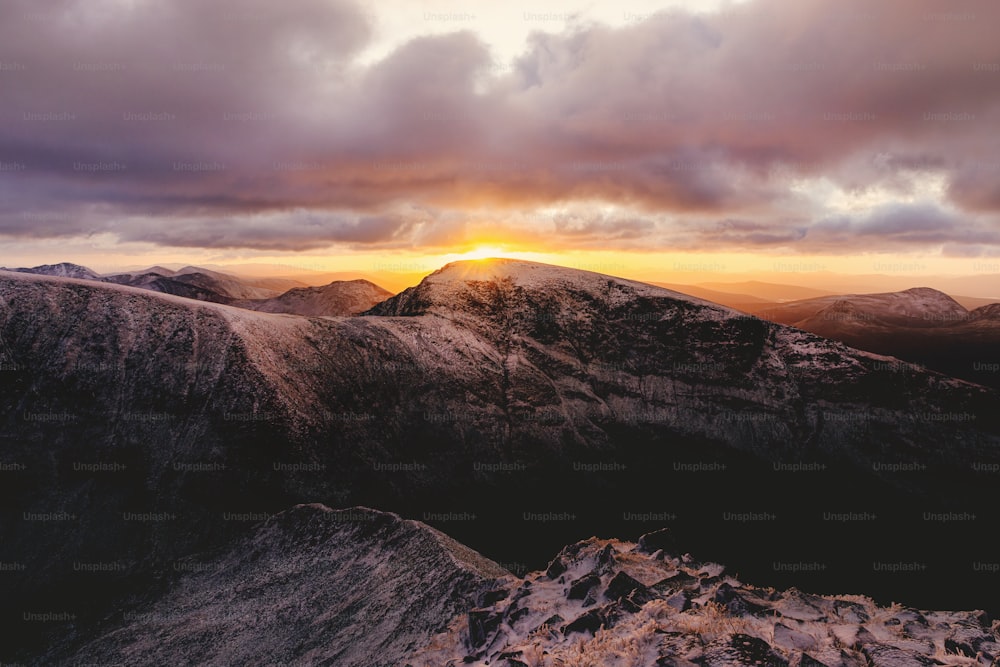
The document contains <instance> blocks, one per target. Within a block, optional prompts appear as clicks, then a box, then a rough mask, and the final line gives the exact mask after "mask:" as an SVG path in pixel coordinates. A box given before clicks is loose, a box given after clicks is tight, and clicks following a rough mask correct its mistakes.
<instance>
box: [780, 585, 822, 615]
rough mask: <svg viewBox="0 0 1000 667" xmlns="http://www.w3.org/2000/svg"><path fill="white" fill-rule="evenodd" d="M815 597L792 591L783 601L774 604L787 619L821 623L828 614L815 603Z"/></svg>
mask: <svg viewBox="0 0 1000 667" xmlns="http://www.w3.org/2000/svg"><path fill="white" fill-rule="evenodd" d="M815 599H817V598H814V597H813V596H804V595H802V594H801V593H800V592H799V591H796V590H794V589H793V590H790V591H789V592H788V594H787V595H786V596H785V597H783V598H782V599H780V600H778V601H777V602H775V603H774V609H776V610H777V611H778V613H779V614H781V615H782V616H784V617H785V618H791V619H795V620H796V621H821V620H824V619H826V614H825V613H824V612H823V611H822V610H821V609H819V608H818V607H817V606H816V605H815V604H813V601H814V600H815Z"/></svg>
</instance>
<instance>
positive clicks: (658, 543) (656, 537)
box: [638, 528, 678, 555]
mask: <svg viewBox="0 0 1000 667" xmlns="http://www.w3.org/2000/svg"><path fill="white" fill-rule="evenodd" d="M638 549H639V551H641V552H642V553H645V554H652V553H655V552H657V551H661V550H662V551H663V552H664V553H666V554H670V555H673V554H676V553H677V551H678V547H677V540H676V538H675V537H674V534H673V532H672V531H671V530H670V529H669V528H661V529H660V530H654V531H653V532H651V533H646V534H645V535H643V536H642V537H640V538H639V546H638Z"/></svg>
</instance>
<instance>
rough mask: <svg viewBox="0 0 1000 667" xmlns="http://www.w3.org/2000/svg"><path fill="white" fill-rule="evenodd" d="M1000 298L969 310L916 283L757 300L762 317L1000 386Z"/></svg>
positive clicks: (854, 345) (972, 379) (863, 348)
mask: <svg viewBox="0 0 1000 667" xmlns="http://www.w3.org/2000/svg"><path fill="white" fill-rule="evenodd" d="M998 308H1000V304H990V305H986V306H981V307H979V308H976V309H974V310H967V309H966V308H964V307H963V306H961V305H960V304H959V303H957V302H956V301H955V300H954V299H952V298H951V297H950V296H948V295H947V294H944V293H943V292H939V291H937V290H933V289H930V288H915V289H909V290H906V291H903V292H892V293H888V294H850V295H843V296H831V297H820V298H815V299H807V300H804V301H793V302H789V303H784V304H770V305H767V306H756V307H754V308H753V309H752V312H755V313H756V314H757V315H759V316H760V317H763V318H766V319H768V320H771V321H774V322H778V323H781V324H788V325H791V326H794V327H797V328H799V329H802V330H804V331H809V332H811V333H814V334H817V335H819V336H823V337H825V338H830V339H833V340H838V341H841V342H844V343H847V344H848V345H851V346H852V347H856V348H858V349H862V350H868V351H871V352H876V353H879V354H889V355H892V356H895V357H899V358H901V359H904V360H906V361H911V362H914V363H918V364H923V365H925V366H927V367H928V368H932V369H934V370H938V371H941V372H943V373H946V374H948V375H953V376H955V377H961V378H964V379H967V380H970V381H973V382H979V383H981V384H985V385H988V386H992V387H1000V352H998V351H1000V318H998V317H997V315H996V314H997V312H998Z"/></svg>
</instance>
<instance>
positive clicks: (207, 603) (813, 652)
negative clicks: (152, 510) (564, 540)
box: [32, 505, 1000, 667]
mask: <svg viewBox="0 0 1000 667" xmlns="http://www.w3.org/2000/svg"><path fill="white" fill-rule="evenodd" d="M169 579H170V581H169V584H168V585H166V586H163V587H162V589H163V590H162V592H156V593H154V594H153V595H150V596H148V597H147V599H145V600H142V601H140V602H137V603H133V604H132V605H130V606H127V607H125V608H122V609H118V610H116V612H115V613H114V614H110V615H109V616H108V617H107V618H106V619H104V620H103V622H102V623H101V625H100V627H98V628H96V629H95V630H94V631H93V633H92V634H91V635H90V636H87V635H84V636H83V637H80V636H76V637H74V636H72V635H69V636H64V637H62V638H61V640H60V641H59V643H58V644H57V645H56V646H55V647H52V648H49V649H48V650H47V651H46V652H45V653H43V654H42V655H41V656H40V657H38V658H36V659H35V660H34V661H33V662H32V664H38V665H46V666H48V665H62V664H73V665H78V664H127V665H133V666H136V667H140V666H143V665H149V666H151V667H152V666H158V665H164V664H171V665H173V664H198V665H220V666H221V665H233V664H240V665H278V664H280V665H337V666H338V667H401V666H403V665H406V666H408V667H450V666H457V665H473V666H484V667H485V666H486V665H491V666H502V667H556V666H564V665H594V666H597V665H600V666H601V667H640V666H647V665H649V666H653V665H658V666H675V667H691V666H693V665H698V666H704V667H733V666H738V665H775V666H778V667H781V666H789V665H797V666H799V667H801V666H803V665H808V666H811V667H817V666H819V667H824V666H825V667H868V666H869V665H875V666H879V667H881V666H889V665H892V666H896V665H933V664H941V665H991V664H996V662H995V660H996V658H997V656H1000V624H998V623H996V622H993V623H991V621H990V620H989V617H988V616H987V615H986V614H984V613H983V612H979V611H968V612H934V611H918V610H916V609H913V608H908V607H904V606H902V605H892V606H879V605H878V604H876V603H875V602H873V601H872V600H871V599H869V598H866V597H862V596H856V595H848V596H821V595H813V594H810V593H806V592H802V591H799V590H796V589H791V590H775V589H773V588H771V589H768V588H758V587H755V586H752V585H748V584H745V583H743V582H742V581H740V580H739V579H738V578H737V577H736V576H734V575H733V574H732V573H730V572H728V571H727V569H726V568H725V567H724V566H722V565H719V564H715V563H703V562H699V561H697V560H695V559H694V558H692V557H691V556H690V555H688V554H686V553H685V552H684V550H683V549H682V548H681V546H680V545H679V544H678V543H677V541H676V539H675V538H674V536H673V535H672V534H671V533H670V532H669V531H668V530H661V531H658V532H654V533H651V534H647V535H644V536H643V537H642V538H640V539H639V541H638V543H632V542H626V541H619V540H614V539H611V540H609V539H598V538H590V539H587V540H584V541H580V542H577V543H575V544H572V545H570V546H568V547H566V548H564V549H562V551H560V552H559V554H558V555H557V556H556V557H555V558H554V559H553V560H552V561H551V563H550V564H549V565H548V567H547V568H546V569H545V570H540V571H535V572H530V573H526V574H524V575H523V577H520V578H519V577H515V576H513V575H511V574H510V573H508V572H506V571H505V570H504V569H502V568H501V567H500V566H499V565H497V564H496V563H493V562H491V561H489V560H487V559H486V558H484V557H482V556H481V555H479V554H477V553H475V552H474V551H472V550H471V549H468V548H466V547H464V546H462V545H460V544H458V543H457V542H455V541H454V540H452V539H450V538H448V537H446V536H445V535H443V534H441V533H440V532H438V531H436V530H434V529H433V528H430V527H428V526H426V525H424V524H421V523H418V522H415V521H406V520H403V519H401V518H400V517H399V516H397V515H394V514H389V513H384V512H377V511H373V510H369V509H365V508H359V507H356V508H353V509H348V510H338V511H334V510H330V509H328V508H326V507H323V506H321V505H301V506H298V507H294V508H292V509H290V510H287V511H285V512H282V513H280V514H277V515H275V516H273V517H270V518H268V519H267V520H266V521H265V522H263V523H262V524H261V525H260V526H259V527H258V528H257V529H255V530H254V531H253V532H251V533H250V534H248V535H247V536H245V537H244V538H242V539H240V540H238V541H236V542H235V543H234V544H233V545H231V546H229V547H227V548H226V549H224V550H221V551H220V552H215V553H209V554H201V555H197V556H191V557H187V558H184V559H181V560H178V561H176V562H175V563H174V564H173V568H172V570H171V573H170V577H169Z"/></svg>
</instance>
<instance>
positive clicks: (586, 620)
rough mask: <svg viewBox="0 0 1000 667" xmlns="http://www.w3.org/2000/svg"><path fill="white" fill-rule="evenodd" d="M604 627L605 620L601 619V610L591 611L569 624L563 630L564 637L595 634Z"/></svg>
mask: <svg viewBox="0 0 1000 667" xmlns="http://www.w3.org/2000/svg"><path fill="white" fill-rule="evenodd" d="M603 626H604V619H603V618H602V617H601V612H600V610H599V609H591V610H590V611H588V612H586V613H585V614H582V615H581V616H579V617H577V618H576V619H575V620H573V621H572V622H571V623H569V624H567V625H566V627H565V628H563V634H564V635H567V636H569V635H571V634H573V633H574V632H589V633H590V634H595V633H596V632H597V631H598V630H600V629H601V628H602V627H603Z"/></svg>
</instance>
